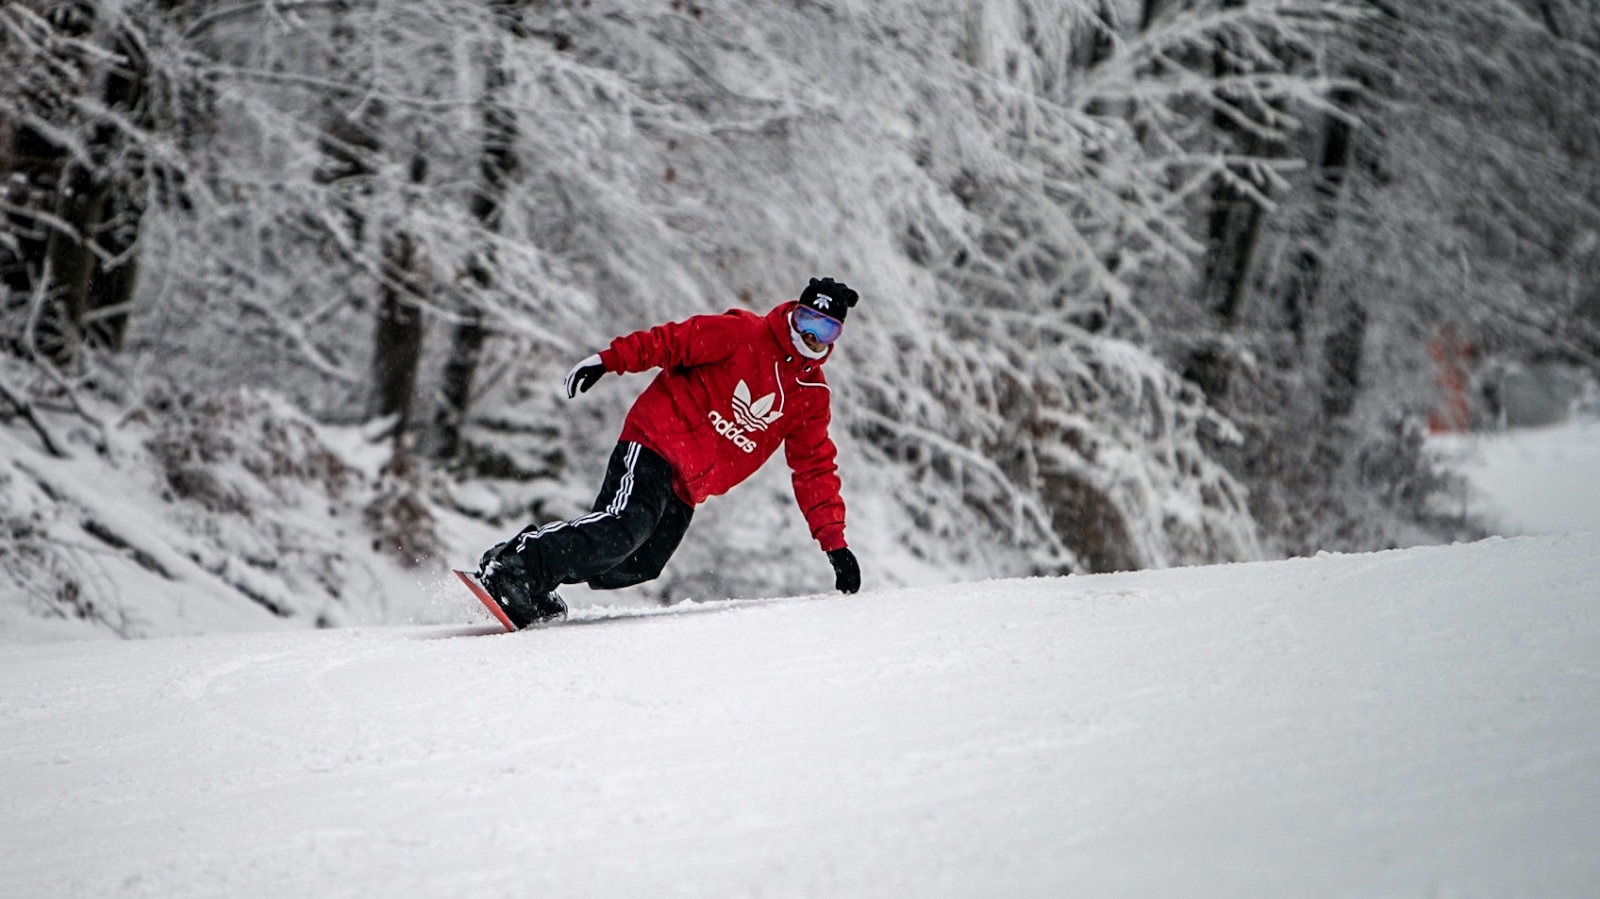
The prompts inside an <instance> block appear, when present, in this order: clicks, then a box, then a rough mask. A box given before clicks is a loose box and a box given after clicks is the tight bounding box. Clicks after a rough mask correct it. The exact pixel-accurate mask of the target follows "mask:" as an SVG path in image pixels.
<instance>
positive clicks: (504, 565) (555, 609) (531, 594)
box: [478, 556, 567, 630]
mask: <svg viewBox="0 0 1600 899" xmlns="http://www.w3.org/2000/svg"><path fill="white" fill-rule="evenodd" d="M478 583H480V584H482V585H483V589H484V592H486V593H488V594H489V598H490V599H492V600H494V602H495V605H497V606H499V607H500V611H502V612H504V613H505V615H506V618H507V619H509V620H510V622H511V624H512V626H514V627H515V628H516V629H517V630H522V629H523V628H525V627H529V626H532V625H535V624H543V623H544V622H546V621H560V620H561V619H563V618H565V617H567V604H566V603H565V602H563V601H562V599H561V597H560V596H557V595H556V594H555V593H538V592H535V591H534V590H533V588H532V585H530V584H529V583H528V578H527V577H526V569H524V568H523V567H522V563H521V562H519V561H517V558H516V557H515V556H510V557H507V556H501V557H500V558H496V559H491V560H490V561H488V562H486V563H484V565H483V567H482V568H479V569H478Z"/></svg>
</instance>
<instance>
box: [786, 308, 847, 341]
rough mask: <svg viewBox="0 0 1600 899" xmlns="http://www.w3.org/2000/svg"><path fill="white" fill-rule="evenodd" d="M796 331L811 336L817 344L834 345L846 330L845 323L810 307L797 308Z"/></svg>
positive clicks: (795, 314) (795, 312)
mask: <svg viewBox="0 0 1600 899" xmlns="http://www.w3.org/2000/svg"><path fill="white" fill-rule="evenodd" d="M794 329H795V330H796V331H799V332H800V333H801V334H809V335H811V337H812V338H813V339H815V340H816V341H817V343H833V342H834V341H835V340H838V339H839V333H840V332H841V331H843V330H844V322H842V321H839V320H838V319H836V318H829V317H828V316H826V315H823V314H822V313H820V312H818V311H817V310H815V309H812V308H811V307H810V306H796V307H795V310H794Z"/></svg>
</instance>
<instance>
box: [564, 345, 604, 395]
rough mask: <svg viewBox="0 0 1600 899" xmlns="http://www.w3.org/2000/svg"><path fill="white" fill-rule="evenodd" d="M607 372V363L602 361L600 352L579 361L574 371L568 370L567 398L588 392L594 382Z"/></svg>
mask: <svg viewBox="0 0 1600 899" xmlns="http://www.w3.org/2000/svg"><path fill="white" fill-rule="evenodd" d="M605 373H606V364H605V363H604V362H601V361H600V354H599V353H595V354H594V355H593V356H590V357H589V358H587V359H585V360H583V361H582V362H579V363H578V364H577V365H576V366H574V367H573V369H572V371H569V372H567V399H569V400H570V399H572V398H573V397H575V396H577V395H578V394H580V393H588V392H589V388H590V387H593V386H594V382H596V381H598V380H600V376H601V375H603V374H605Z"/></svg>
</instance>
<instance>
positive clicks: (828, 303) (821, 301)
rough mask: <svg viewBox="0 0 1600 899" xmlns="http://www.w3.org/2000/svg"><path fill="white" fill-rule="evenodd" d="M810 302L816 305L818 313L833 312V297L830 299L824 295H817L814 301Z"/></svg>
mask: <svg viewBox="0 0 1600 899" xmlns="http://www.w3.org/2000/svg"><path fill="white" fill-rule="evenodd" d="M812 302H814V303H816V304H817V311H818V312H832V311H833V297H830V296H828V295H827V294H825V293H819V294H817V298H816V299H815V300H812Z"/></svg>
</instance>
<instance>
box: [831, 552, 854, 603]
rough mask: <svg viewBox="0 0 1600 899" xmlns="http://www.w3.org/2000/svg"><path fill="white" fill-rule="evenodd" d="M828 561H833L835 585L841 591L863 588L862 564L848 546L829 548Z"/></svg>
mask: <svg viewBox="0 0 1600 899" xmlns="http://www.w3.org/2000/svg"><path fill="white" fill-rule="evenodd" d="M828 561H829V562H831V563H833V587H834V589H835V590H838V591H839V592H840V593H854V592H856V591H857V590H860V589H861V566H860V565H859V564H857V562H856V554H855V553H853V552H851V551H850V550H849V548H848V547H842V546H841V547H840V548H838V549H830V550H828Z"/></svg>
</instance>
